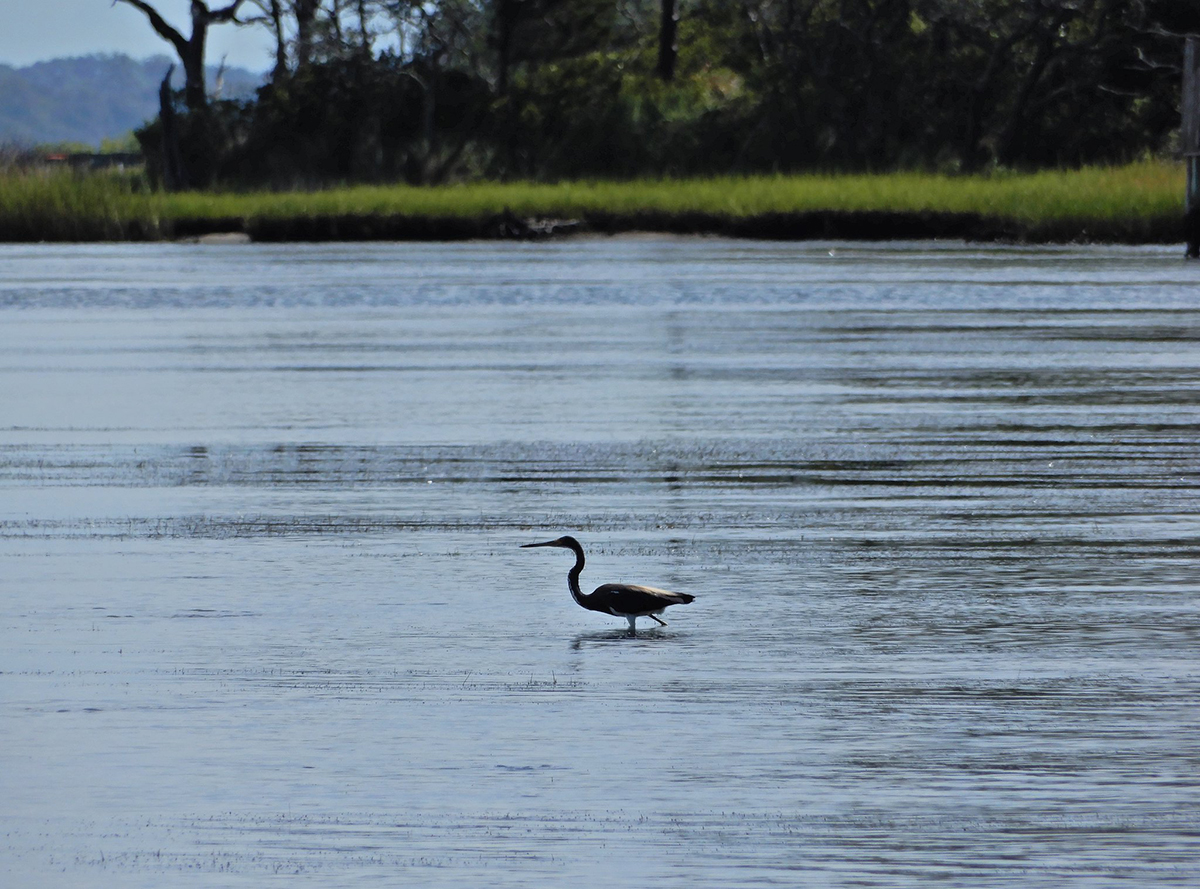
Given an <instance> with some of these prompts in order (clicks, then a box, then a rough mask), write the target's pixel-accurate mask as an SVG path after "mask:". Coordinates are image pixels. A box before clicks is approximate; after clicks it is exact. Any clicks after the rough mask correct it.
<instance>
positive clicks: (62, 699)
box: [0, 239, 1200, 889]
mask: <svg viewBox="0 0 1200 889" xmlns="http://www.w3.org/2000/svg"><path fill="white" fill-rule="evenodd" d="M1179 252H1180V251H1178V250H1175V249H1171V250H1162V249H1157V248H1155V249H1118V248H1079V249H1075V248H1071V249H1066V248H1062V249H1051V248H1044V249H1037V250H1019V249H1001V248H974V247H970V246H966V247H964V246H961V245H958V246H955V245H932V244H918V245H905V246H888V245H862V246H849V245H835V244H823V245H812V244H806V245H791V244H767V243H752V242H730V241H723V240H716V239H694V240H671V239H642V240H639V239H615V240H584V241H572V242H563V243H555V244H549V245H510V244H505V245H491V244H465V245H450V246H447V245H427V244H423V245H390V244H375V245H294V246H251V245H178V246H163V245H153V246H104V247H84V246H65V247H55V246H24V247H14V246H6V247H2V248H0V492H2V493H0V798H2V799H3V800H4V803H3V806H0V833H2V838H0V874H2V875H3V879H2V880H0V881H2V882H3V883H4V885H6V886H13V887H25V886H30V887H32V886H45V885H54V886H57V887H72V886H87V887H107V886H112V887H122V889H129V887H174V886H193V885H196V886H201V885H202V886H206V887H209V886H231V887H236V886H262V885H267V884H272V885H286V886H297V885H312V886H322V887H325V886H352V885H385V884H392V883H400V882H403V883H412V884H415V885H425V886H450V885H454V886H463V885H488V886H500V887H543V886H559V885H565V884H567V883H569V882H570V881H574V882H576V883H579V884H582V885H599V884H602V883H603V884H607V885H611V886H617V887H635V886H639V887H640V886H648V885H662V886H684V885H686V886H689V887H690V886H701V887H705V886H709V887H740V886H766V885H778V884H783V885H812V886H839V887H840V886H904V885H927V884H928V883H930V882H932V881H935V880H936V881H940V882H943V883H946V884H949V885H970V886H1005V887H1007V886H1013V885H1022V886H1047V887H1049V886H1054V887H1060V886H1064V885H1071V886H1110V885H1156V886H1162V885H1170V884H1178V885H1195V884H1196V881H1197V880H1200V808H1198V804H1200V732H1198V729H1197V722H1198V718H1200V707H1198V704H1200V662H1198V661H1197V658H1196V652H1197V650H1198V645H1200V605H1198V602H1200V598H1198V596H1197V593H1198V592H1200V570H1198V569H1200V564H1198V562H1200V518H1197V509H1196V504H1197V502H1198V495H1200V455H1198V446H1197V438H1198V435H1200V348H1198V340H1200V304H1198V303H1197V299H1196V293H1197V289H1196V283H1195V278H1196V275H1195V269H1194V268H1192V267H1190V266H1187V265H1185V264H1184V263H1182V262H1181V261H1180V260H1179V258H1178V254H1179ZM561 533H573V534H575V535H576V536H578V537H579V538H580V539H581V540H582V541H583V543H584V545H585V547H586V548H587V549H588V552H589V562H588V567H587V569H586V570H585V571H584V575H583V582H584V586H585V588H588V589H590V588H591V587H592V586H594V585H597V584H599V583H601V582H605V581H612V580H624V581H631V582H641V583H650V584H654V585H657V586H664V587H668V588H673V589H679V590H682V591H685V592H690V593H693V594H695V595H696V596H697V601H696V602H695V603H694V604H692V605H688V606H681V607H675V608H672V609H671V610H670V611H669V612H667V614H666V615H665V617H666V618H667V619H668V621H669V622H670V626H669V627H667V628H665V629H650V628H649V627H648V626H647V627H645V628H644V629H642V630H640V631H639V633H638V635H637V636H636V637H634V638H630V637H628V636H627V635H626V633H625V632H624V630H623V627H624V622H623V621H619V620H618V619H616V618H608V617H605V616H602V615H598V614H594V613H591V612H586V611H584V610H582V609H580V608H578V607H576V606H575V605H574V604H573V603H572V602H571V600H570V598H569V596H568V595H567V591H566V583H565V574H566V570H567V568H569V567H570V564H571V557H570V555H569V554H567V553H565V552H562V551H558V550H521V549H519V548H518V547H519V545H520V544H522V543H528V542H533V541H538V540H545V539H548V538H550V537H554V536H557V535H559V534H561Z"/></svg>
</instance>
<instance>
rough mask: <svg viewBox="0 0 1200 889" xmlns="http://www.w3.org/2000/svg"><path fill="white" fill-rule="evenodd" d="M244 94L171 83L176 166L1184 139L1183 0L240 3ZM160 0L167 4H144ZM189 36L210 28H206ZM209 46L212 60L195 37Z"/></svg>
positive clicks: (188, 61) (820, 154)
mask: <svg viewBox="0 0 1200 889" xmlns="http://www.w3.org/2000/svg"><path fill="white" fill-rule="evenodd" d="M124 2H126V3H130V4H131V5H133V6H136V7H137V8H139V9H142V10H143V11H144V12H146V14H147V16H148V19H149V22H150V23H151V25H152V26H154V27H155V28H156V30H158V31H159V33H160V34H161V35H163V36H164V37H165V38H166V39H168V40H170V41H171V42H172V43H174V44H175V48H176V50H177V51H178V54H179V57H180V61H181V62H182V63H183V67H184V69H185V72H190V71H191V70H193V69H197V66H198V65H199V68H198V70H203V69H202V65H203V47H204V37H205V32H206V29H207V28H208V27H210V26H217V25H219V26H222V27H225V26H230V27H232V26H233V23H235V22H236V23H239V24H240V25H241V26H246V27H265V28H269V29H270V31H271V33H272V34H273V35H274V37H275V45H276V47H277V51H276V55H275V65H274V70H273V72H272V74H271V77H270V79H269V82H268V83H267V84H266V85H265V86H264V87H263V88H262V89H261V90H260V91H259V93H258V96H257V98H256V99H254V100H253V101H247V102H230V101H214V100H210V99H209V97H208V96H207V95H206V94H205V92H204V88H203V80H202V79H200V81H199V82H193V81H192V79H191V77H190V74H189V81H188V85H187V86H186V87H185V89H184V90H182V91H180V92H178V93H172V92H170V91H167V90H165V91H164V95H163V104H162V114H161V115H160V118H159V119H158V120H157V121H155V122H154V123H153V124H152V125H150V126H148V127H146V128H145V129H143V130H141V131H140V132H139V139H140V141H141V143H142V145H143V148H144V149H145V152H146V154H147V157H148V159H149V162H150V166H151V168H152V170H153V171H154V172H155V174H156V175H158V176H159V177H160V178H161V179H163V180H164V181H166V182H167V183H168V184H176V185H186V186H192V187H195V186H205V185H211V184H225V185H258V186H274V187H293V186H303V185H320V184H326V183H330V182H350V181H364V182H370V181H395V180H404V181H407V182H410V183H440V182H445V181H449V180H456V179H462V178H479V177H488V178H497V179H512V178H522V179H543V180H552V179H559V178H582V177H627V176H634V175H704V174H717V173H722V174H724V173H742V172H746V173H749V172H768V171H780V172H794V171H801V170H826V171H863V170H891V169H898V168H902V169H926V170H940V171H963V172H973V171H978V170H981V169H985V168H988V167H991V166H1002V167H1012V168H1041V167H1050V166H1066V167H1069V166H1077V165H1081V164H1090V163H1118V162H1124V161H1128V160H1131V159H1134V158H1136V157H1139V156H1142V155H1145V154H1146V153H1156V152H1161V151H1163V150H1165V149H1167V148H1169V147H1170V145H1169V140H1170V139H1171V137H1172V135H1173V133H1174V132H1175V131H1177V129H1178V124H1179V113H1178V105H1179V79H1180V74H1179V67H1180V65H1179V62H1180V58H1181V55H1182V39H1181V36H1180V35H1182V34H1184V33H1187V32H1194V31H1200V4H1197V3H1195V2H1192V0H430V2H413V0H259V2H253V0H242V2H234V3H230V4H227V5H226V6H223V7H221V8H219V9H218V8H210V7H208V6H207V5H206V4H204V3H199V2H193V3H192V10H193V21H192V33H191V35H183V34H181V33H179V32H175V31H173V29H171V30H170V31H164V27H166V28H168V29H170V26H167V25H166V23H165V22H162V20H161V18H157V19H156V16H157V13H156V12H155V11H154V9H153V7H152V6H151V5H150V4H148V3H144V2H139V0H124ZM152 13H153V14H152ZM197 38H198V39H197ZM197 53H199V58H197V57H196V56H197Z"/></svg>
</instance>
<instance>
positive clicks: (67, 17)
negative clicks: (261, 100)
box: [0, 0, 272, 71]
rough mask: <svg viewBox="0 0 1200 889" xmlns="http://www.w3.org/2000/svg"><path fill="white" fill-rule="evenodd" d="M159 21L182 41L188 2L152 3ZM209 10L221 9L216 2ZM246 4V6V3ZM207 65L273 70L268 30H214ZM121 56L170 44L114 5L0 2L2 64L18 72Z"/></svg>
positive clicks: (79, 0) (138, 55) (104, 0)
mask: <svg viewBox="0 0 1200 889" xmlns="http://www.w3.org/2000/svg"><path fill="white" fill-rule="evenodd" d="M151 5H152V6H154V7H155V8H156V9H158V11H159V12H161V13H162V15H163V17H164V18H165V19H166V20H167V21H168V22H170V23H171V24H172V25H174V26H175V27H176V28H178V29H179V30H180V32H181V33H183V34H184V35H185V36H187V35H188V34H190V33H191V24H192V23H191V17H190V16H189V15H188V8H189V2H188V0H153V2H152V3H151ZM210 5H211V6H221V5H224V0H215V2H212V3H211V4H210ZM247 5H248V4H247ZM208 35H209V36H208V61H209V63H210V64H213V65H216V64H219V63H220V61H221V57H222V56H224V57H225V61H226V64H228V65H234V66H239V67H242V68H249V69H250V70H252V71H265V70H266V69H267V68H269V67H270V66H271V63H272V58H271V37H270V34H269V33H268V32H267V30H266V29H264V28H261V27H256V28H239V27H236V26H234V25H214V26H213V27H212V28H211V29H210V30H209V32H208ZM94 53H125V54H126V55H130V56H133V57H134V58H135V59H143V58H145V57H146V56H152V55H157V54H160V53H165V54H166V55H169V56H171V57H172V58H173V57H174V55H175V50H174V49H173V48H172V46H171V44H169V43H167V42H166V41H165V40H163V39H162V38H161V37H159V36H158V35H157V34H155V33H154V29H153V28H151V27H150V23H149V21H148V20H147V19H146V16H145V15H144V14H142V13H141V12H138V11H137V10H136V9H134V8H133V7H132V6H129V5H128V4H126V3H117V4H115V5H114V4H113V2H112V0H0V64H5V65H13V66H15V67H22V66H24V65H28V64H30V63H31V62H41V61H44V60H46V59H54V58H59V57H62V56H84V55H92V54H94Z"/></svg>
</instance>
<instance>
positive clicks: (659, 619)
mask: <svg viewBox="0 0 1200 889" xmlns="http://www.w3.org/2000/svg"><path fill="white" fill-rule="evenodd" d="M646 616H647V617H652V618H654V619H655V620H656V621H658V622H659V623H660V624H662V625H663V626H664V627H665V626H666V625H667V622H666V621H665V620H663V619H662V618H661V617H659V616H658V615H657V614H648V615H646Z"/></svg>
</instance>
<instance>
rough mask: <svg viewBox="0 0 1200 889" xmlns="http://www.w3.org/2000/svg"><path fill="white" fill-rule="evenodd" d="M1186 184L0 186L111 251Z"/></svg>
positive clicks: (771, 181) (1125, 170) (41, 216)
mask: <svg viewBox="0 0 1200 889" xmlns="http://www.w3.org/2000/svg"><path fill="white" fill-rule="evenodd" d="M1183 188H1184V174H1183V170H1182V167H1180V166H1179V165H1176V164H1169V163H1159V162H1143V163H1137V164H1132V165H1129V166H1125V167H1117V168H1088V169H1082V170H1075V171H1068V172H1060V171H1053V172H1041V173H1032V174H1016V173H997V174H992V175H987V176H943V175H932V174H921V173H893V174H885V175H831V176H826V175H800V176H747V177H724V178H713V179H687V180H672V179H661V180H639V181H632V182H604V181H597V182H563V183H555V184H540V183H473V184H465V185H450V186H441V187H431V188H418V187H410V186H402V185H390V186H354V187H345V188H331V189H327V190H323V191H316V192H250V193H221V192H185V193H180V194H170V195H168V194H159V193H152V192H150V191H148V190H147V189H144V188H140V189H139V188H138V187H137V182H136V180H134V179H132V178H130V177H128V176H114V175H106V174H94V175H72V174H69V173H62V172H60V173H24V174H16V173H8V174H0V238H4V239H7V240H39V239H55V240H72V239H74V240H104V239H121V238H154V237H169V236H171V235H172V233H174V232H177V231H178V230H180V229H181V228H183V229H186V228H188V226H192V227H196V226H199V227H200V228H203V227H204V225H205V223H206V222H207V223H208V224H211V225H215V226H216V227H220V226H221V225H232V226H236V225H239V224H243V223H246V222H248V221H253V220H283V221H286V220H304V219H315V218H322V217H397V216H403V217H409V218H416V219H420V218H430V219H436V218H443V219H445V218H462V219H469V218H477V217H492V216H496V215H498V214H501V213H505V212H508V213H511V214H513V215H515V216H518V217H559V218H583V219H586V218H587V217H589V216H594V215H596V214H607V215H609V216H618V217H628V218H631V219H636V218H637V217H639V216H645V215H646V214H660V215H667V216H671V215H682V214H708V215H711V216H714V217H721V218H730V219H742V218H747V217H756V216H763V215H766V214H796V213H805V212H812V211H885V212H899V213H913V212H918V213H919V212H941V213H964V214H976V215H978V216H982V217H986V218H989V219H995V220H998V221H1002V222H1011V223H1016V224H1019V225H1020V226H1021V227H1022V228H1023V229H1026V230H1028V229H1036V228H1037V227H1038V226H1050V227H1054V226H1056V225H1058V226H1060V227H1061V226H1062V225H1064V224H1065V225H1066V226H1067V227H1068V228H1071V227H1076V228H1080V230H1081V231H1085V232H1086V230H1087V229H1088V226H1092V227H1094V228H1096V227H1105V226H1107V227H1108V228H1111V227H1112V226H1114V225H1116V226H1121V225H1124V226H1127V227H1129V226H1132V227H1133V228H1132V229H1131V230H1137V229H1138V228H1139V227H1144V226H1146V225H1148V224H1158V223H1163V222H1166V221H1169V222H1171V223H1172V224H1174V223H1175V222H1176V221H1177V220H1178V219H1179V218H1180V217H1181V215H1182V196H1183Z"/></svg>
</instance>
